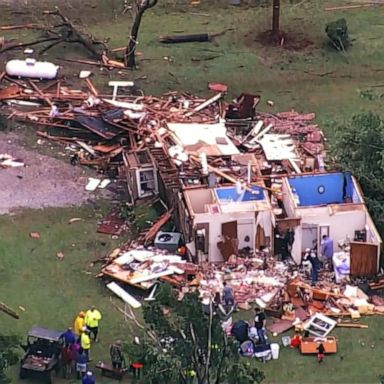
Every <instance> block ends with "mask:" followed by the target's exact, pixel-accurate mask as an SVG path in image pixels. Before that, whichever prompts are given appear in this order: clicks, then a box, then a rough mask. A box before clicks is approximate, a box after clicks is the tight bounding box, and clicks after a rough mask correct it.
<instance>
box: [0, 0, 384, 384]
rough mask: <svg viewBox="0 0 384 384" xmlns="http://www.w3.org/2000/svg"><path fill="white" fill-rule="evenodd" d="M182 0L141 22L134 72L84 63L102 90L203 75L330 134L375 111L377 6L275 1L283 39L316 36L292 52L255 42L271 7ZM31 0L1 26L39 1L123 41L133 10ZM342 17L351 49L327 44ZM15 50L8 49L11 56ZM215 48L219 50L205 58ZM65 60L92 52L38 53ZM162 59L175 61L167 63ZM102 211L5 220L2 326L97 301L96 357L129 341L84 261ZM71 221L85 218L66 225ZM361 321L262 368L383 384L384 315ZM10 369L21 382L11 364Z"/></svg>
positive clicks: (58, 321)
mask: <svg viewBox="0 0 384 384" xmlns="http://www.w3.org/2000/svg"><path fill="white" fill-rule="evenodd" d="M185 3H186V2H184V1H182V0H179V1H176V0H174V1H169V0H168V1H165V0H164V1H159V4H158V6H156V7H155V8H154V9H153V10H150V11H148V13H147V14H145V16H144V19H143V24H142V28H141V33H140V36H139V46H138V51H139V52H141V55H140V56H138V64H139V66H140V68H139V69H138V70H136V71H132V72H127V73H125V74H118V73H117V71H113V72H108V71H102V72H100V71H99V69H98V68H97V67H89V69H92V70H93V71H94V72H95V74H96V76H95V78H94V80H93V81H94V82H95V84H96V85H97V86H98V87H103V86H105V84H106V83H107V81H108V80H112V79H113V80H123V79H138V78H141V77H143V76H145V79H141V80H137V84H138V85H139V86H140V87H142V88H143V89H144V91H145V92H146V93H147V94H155V95H159V94H161V93H163V92H166V91H169V90H181V91H188V92H192V93H196V94H200V95H203V96H205V95H209V91H208V89H207V83H208V82H210V81H213V82H216V81H217V82H223V83H226V84H228V85H229V94H228V96H227V100H230V99H231V98H232V97H234V96H237V95H238V94H240V93H241V92H252V93H259V94H261V95H262V97H263V98H262V102H261V104H260V109H262V110H266V111H271V112H276V111H282V110H287V109H290V108H295V109H297V110H299V111H303V112H310V111H314V112H316V113H317V117H318V122H319V123H320V124H323V126H324V128H325V130H326V133H327V135H328V137H329V138H331V137H332V132H333V130H332V123H329V124H325V123H326V122H332V121H333V120H340V119H341V120H343V119H349V118H350V116H351V115H352V114H354V113H357V112H359V111H363V110H374V111H377V112H380V113H381V111H382V105H383V101H382V100H383V98H382V97H381V94H382V93H384V80H383V71H384V65H383V62H384V39H383V38H382V36H383V33H384V18H383V16H384V7H379V8H364V9H358V10H349V11H344V12H341V11H338V12H334V11H333V12H326V11H324V8H325V7H326V6H335V5H339V3H340V4H342V3H344V2H343V1H340V2H336V1H334V0H324V1H320V0H307V1H304V2H302V1H296V2H295V1H282V17H281V26H282V29H283V30H284V31H285V32H287V33H288V37H289V36H291V37H293V38H294V39H295V40H298V41H302V40H304V39H305V40H308V41H310V42H311V44H310V45H309V46H308V47H307V48H306V49H304V50H300V51H292V50H286V49H283V48H280V47H265V46H263V45H261V44H260V43H259V42H257V41H256V38H257V36H258V34H259V33H260V32H262V31H264V30H266V29H268V28H269V24H270V15H271V10H270V8H265V7H247V6H243V7H230V6H228V5H226V4H225V3H226V1H224V0H222V1H214V0H212V2H211V1H204V0H201V3H202V4H201V6H199V7H190V6H188V5H185ZM28 4H29V5H28V7H29V8H26V13H25V14H24V15H22V16H20V15H19V14H18V15H16V14H14V13H11V12H10V11H9V9H8V10H5V9H4V13H3V14H2V21H1V23H2V24H12V23H17V24H20V23H21V20H22V21H25V22H36V20H37V19H41V10H42V9H51V8H52V4H60V6H61V8H62V9H63V11H64V12H65V13H66V14H68V15H69V16H71V17H73V18H74V19H75V20H76V21H79V22H82V23H83V24H84V27H85V28H86V29H88V30H89V31H90V32H92V33H93V34H94V35H95V36H97V37H110V43H109V44H110V46H111V47H121V46H123V45H124V44H125V43H126V40H127V37H128V34H129V26H130V22H131V17H130V15H129V14H128V15H126V16H122V15H121V14H120V12H119V10H120V8H119V7H120V4H121V2H120V1H117V0H116V1H115V0H103V1H96V0H89V1H87V2H86V3H80V2H78V1H76V0H72V1H66V2H58V1H49V2H48V1H46V0H40V1H38V0H35V1H32V2H29V3H28ZM0 10H1V9H0ZM339 17H345V18H346V19H347V22H348V26H349V33H350V37H351V38H352V39H353V46H352V47H351V49H350V50H349V51H348V52H347V54H346V55H342V54H339V53H336V52H333V51H331V50H330V49H329V48H328V47H327V45H326V37H325V33H324V27H325V24H326V23H327V22H329V21H333V20H336V19H337V18H339ZM224 30H226V33H225V34H223V35H222V36H219V37H217V38H215V39H214V41H213V42H211V43H191V44H183V45H161V44H160V43H158V37H159V36H160V35H163V34H173V33H177V32H180V33H200V32H210V33H217V32H222V31H224ZM7 36H10V37H22V40H23V41H27V39H33V36H34V34H33V33H32V32H30V31H27V32H25V31H23V32H17V33H12V34H9V35H8V34H7ZM12 55H13V54H7V57H8V58H9V57H12ZM212 56H218V57H216V58H213V59H210V58H211V57H212ZM65 57H67V58H69V57H72V58H73V57H76V58H82V59H86V58H87V57H86V55H85V54H84V52H83V51H82V49H81V48H76V49H74V48H73V47H70V46H69V45H66V46H60V47H57V48H54V49H52V50H51V51H50V53H49V54H48V55H46V56H44V59H45V60H55V58H65ZM164 57H168V58H170V57H171V58H172V61H169V60H165V59H164ZM196 59H197V60H200V61H196ZM204 59H210V60H204ZM61 63H62V64H63V69H62V72H63V74H65V75H66V77H67V78H68V79H69V80H70V81H72V82H74V81H76V76H77V75H78V73H79V70H80V69H88V67H87V66H85V65H84V66H83V65H71V64H68V63H65V62H61ZM78 86H79V87H81V85H80V84H78ZM365 90H372V91H373V94H374V97H372V98H367V97H365V98H364V97H362V91H365ZM269 99H270V100H273V101H274V103H275V105H274V107H268V106H267V105H266V101H267V100H269ZM371 99H372V100H371ZM98 215H99V213H95V212H94V211H93V210H92V209H91V208H89V207H84V208H81V209H79V208H74V209H47V210H41V211H25V212H21V213H19V214H17V215H15V216H2V217H0V231H1V237H0V260H1V263H0V300H2V301H4V302H6V303H7V304H8V305H10V306H12V307H14V308H18V306H22V307H24V308H25V309H26V311H25V312H20V315H21V318H20V320H13V319H11V318H9V317H7V316H6V315H4V314H1V313H0V326H1V329H2V330H3V329H5V330H6V331H7V332H9V333H11V332H14V333H17V334H18V335H20V336H22V335H24V334H25V332H26V331H27V329H28V328H29V327H30V326H32V325H40V326H46V327H51V328H56V329H60V328H65V327H66V326H68V325H69V324H71V323H72V321H73V318H74V317H75V315H76V313H77V312H78V311H79V310H81V309H85V308H87V307H88V306H90V305H91V304H95V305H97V306H98V307H99V309H100V310H101V311H102V313H103V315H104V318H103V321H102V323H101V335H100V336H101V343H100V344H97V345H96V346H95V347H94V355H93V357H94V360H96V361H97V360H98V359H102V358H106V357H107V355H108V345H109V343H110V342H111V341H112V340H113V339H115V338H117V337H118V338H121V339H125V340H130V339H131V337H132V336H133V333H134V332H133V329H134V328H133V327H132V325H131V324H128V323H126V322H125V320H124V319H123V317H122V315H121V314H120V313H119V312H118V311H117V310H115V309H114V307H113V306H112V305H111V303H110V295H109V294H108V292H107V290H106V288H105V287H104V285H103V284H102V282H101V281H99V280H97V279H95V277H94V275H95V274H96V273H97V271H98V265H96V266H94V267H90V262H91V261H92V260H94V259H96V258H98V257H99V256H101V255H103V254H104V253H106V252H107V251H108V250H109V249H111V248H112V246H113V244H112V243H111V240H110V239H109V237H107V236H102V235H98V234H96V221H97V218H98ZM72 217H81V218H83V219H84V220H83V221H81V222H77V223H74V224H71V225H68V223H67V222H68V220H69V219H70V218H72ZM32 231H38V232H40V233H41V238H40V239H35V240H34V239H31V238H30V237H29V233H30V232H32ZM104 243H105V244H104ZM59 251H61V252H63V253H64V254H65V258H64V260H63V261H58V260H57V258H56V253H57V252H59ZM251 315H252V314H251V313H249V314H246V316H251ZM363 321H364V322H365V323H367V324H369V329H367V330H354V329H353V330H347V329H342V330H340V329H338V330H337V331H335V332H334V333H335V334H336V335H337V336H338V337H339V339H340V343H339V353H338V354H337V355H335V356H330V357H327V358H326V359H325V362H324V364H323V365H320V366H319V365H318V364H317V362H316V361H315V358H314V357H301V356H299V354H298V353H297V351H292V350H290V349H283V350H281V354H280V356H281V357H280V359H279V360H278V361H272V362H269V363H268V364H266V365H262V366H261V368H262V369H263V370H264V372H265V374H266V377H267V379H266V382H267V383H276V384H277V383H331V382H332V383H340V384H341V383H378V375H379V374H380V373H384V368H382V367H383V364H382V356H383V352H384V350H383V349H384V343H383V332H382V324H383V320H382V318H380V317H375V318H369V319H366V320H365V319H364V320H363ZM362 343H365V344H364V346H362ZM372 344H374V345H375V347H374V348H371V345H372ZM11 374H12V375H13V377H14V382H15V383H17V382H18V381H17V380H16V378H15V377H16V369H13V370H12V371H11ZM98 382H99V381H98ZM100 382H103V383H108V382H110V381H108V380H106V381H100Z"/></svg>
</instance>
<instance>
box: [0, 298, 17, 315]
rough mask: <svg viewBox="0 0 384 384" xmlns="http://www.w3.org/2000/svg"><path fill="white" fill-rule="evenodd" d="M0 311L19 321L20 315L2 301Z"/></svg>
mask: <svg viewBox="0 0 384 384" xmlns="http://www.w3.org/2000/svg"><path fill="white" fill-rule="evenodd" d="M0 311H3V312H4V313H6V314H7V315H9V316H11V317H13V318H14V319H18V318H19V315H18V314H17V312H16V311H14V310H13V309H12V308H10V307H8V305H6V304H4V303H3V302H2V301H0Z"/></svg>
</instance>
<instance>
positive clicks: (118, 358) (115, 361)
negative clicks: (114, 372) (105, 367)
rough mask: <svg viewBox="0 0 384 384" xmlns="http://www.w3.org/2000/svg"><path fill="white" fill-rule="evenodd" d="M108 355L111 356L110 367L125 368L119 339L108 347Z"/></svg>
mask: <svg viewBox="0 0 384 384" xmlns="http://www.w3.org/2000/svg"><path fill="white" fill-rule="evenodd" d="M109 355H110V356H111V362H112V367H113V368H115V369H122V368H125V358H124V354H123V351H122V345H121V341H120V340H118V341H116V342H115V343H114V344H112V345H111V347H110V348H109Z"/></svg>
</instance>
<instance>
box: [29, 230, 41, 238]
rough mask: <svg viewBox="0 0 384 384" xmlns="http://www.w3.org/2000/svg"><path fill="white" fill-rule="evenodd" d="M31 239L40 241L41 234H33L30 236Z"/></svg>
mask: <svg viewBox="0 0 384 384" xmlns="http://www.w3.org/2000/svg"><path fill="white" fill-rule="evenodd" d="M29 236H30V237H32V239H40V233H39V232H31V233H30V234H29Z"/></svg>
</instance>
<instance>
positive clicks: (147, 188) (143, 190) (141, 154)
mask: <svg viewBox="0 0 384 384" xmlns="http://www.w3.org/2000/svg"><path fill="white" fill-rule="evenodd" d="M123 160H124V165H125V167H124V170H125V172H126V177H127V186H128V188H129V195H130V196H131V197H132V199H133V200H138V199H143V198H146V197H152V196H155V195H157V193H158V190H159V188H158V182H157V169H156V167H155V165H154V162H153V161H152V158H151V156H150V153H149V151H148V150H147V149H143V150H141V151H129V152H128V151H127V152H124V153H123Z"/></svg>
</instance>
